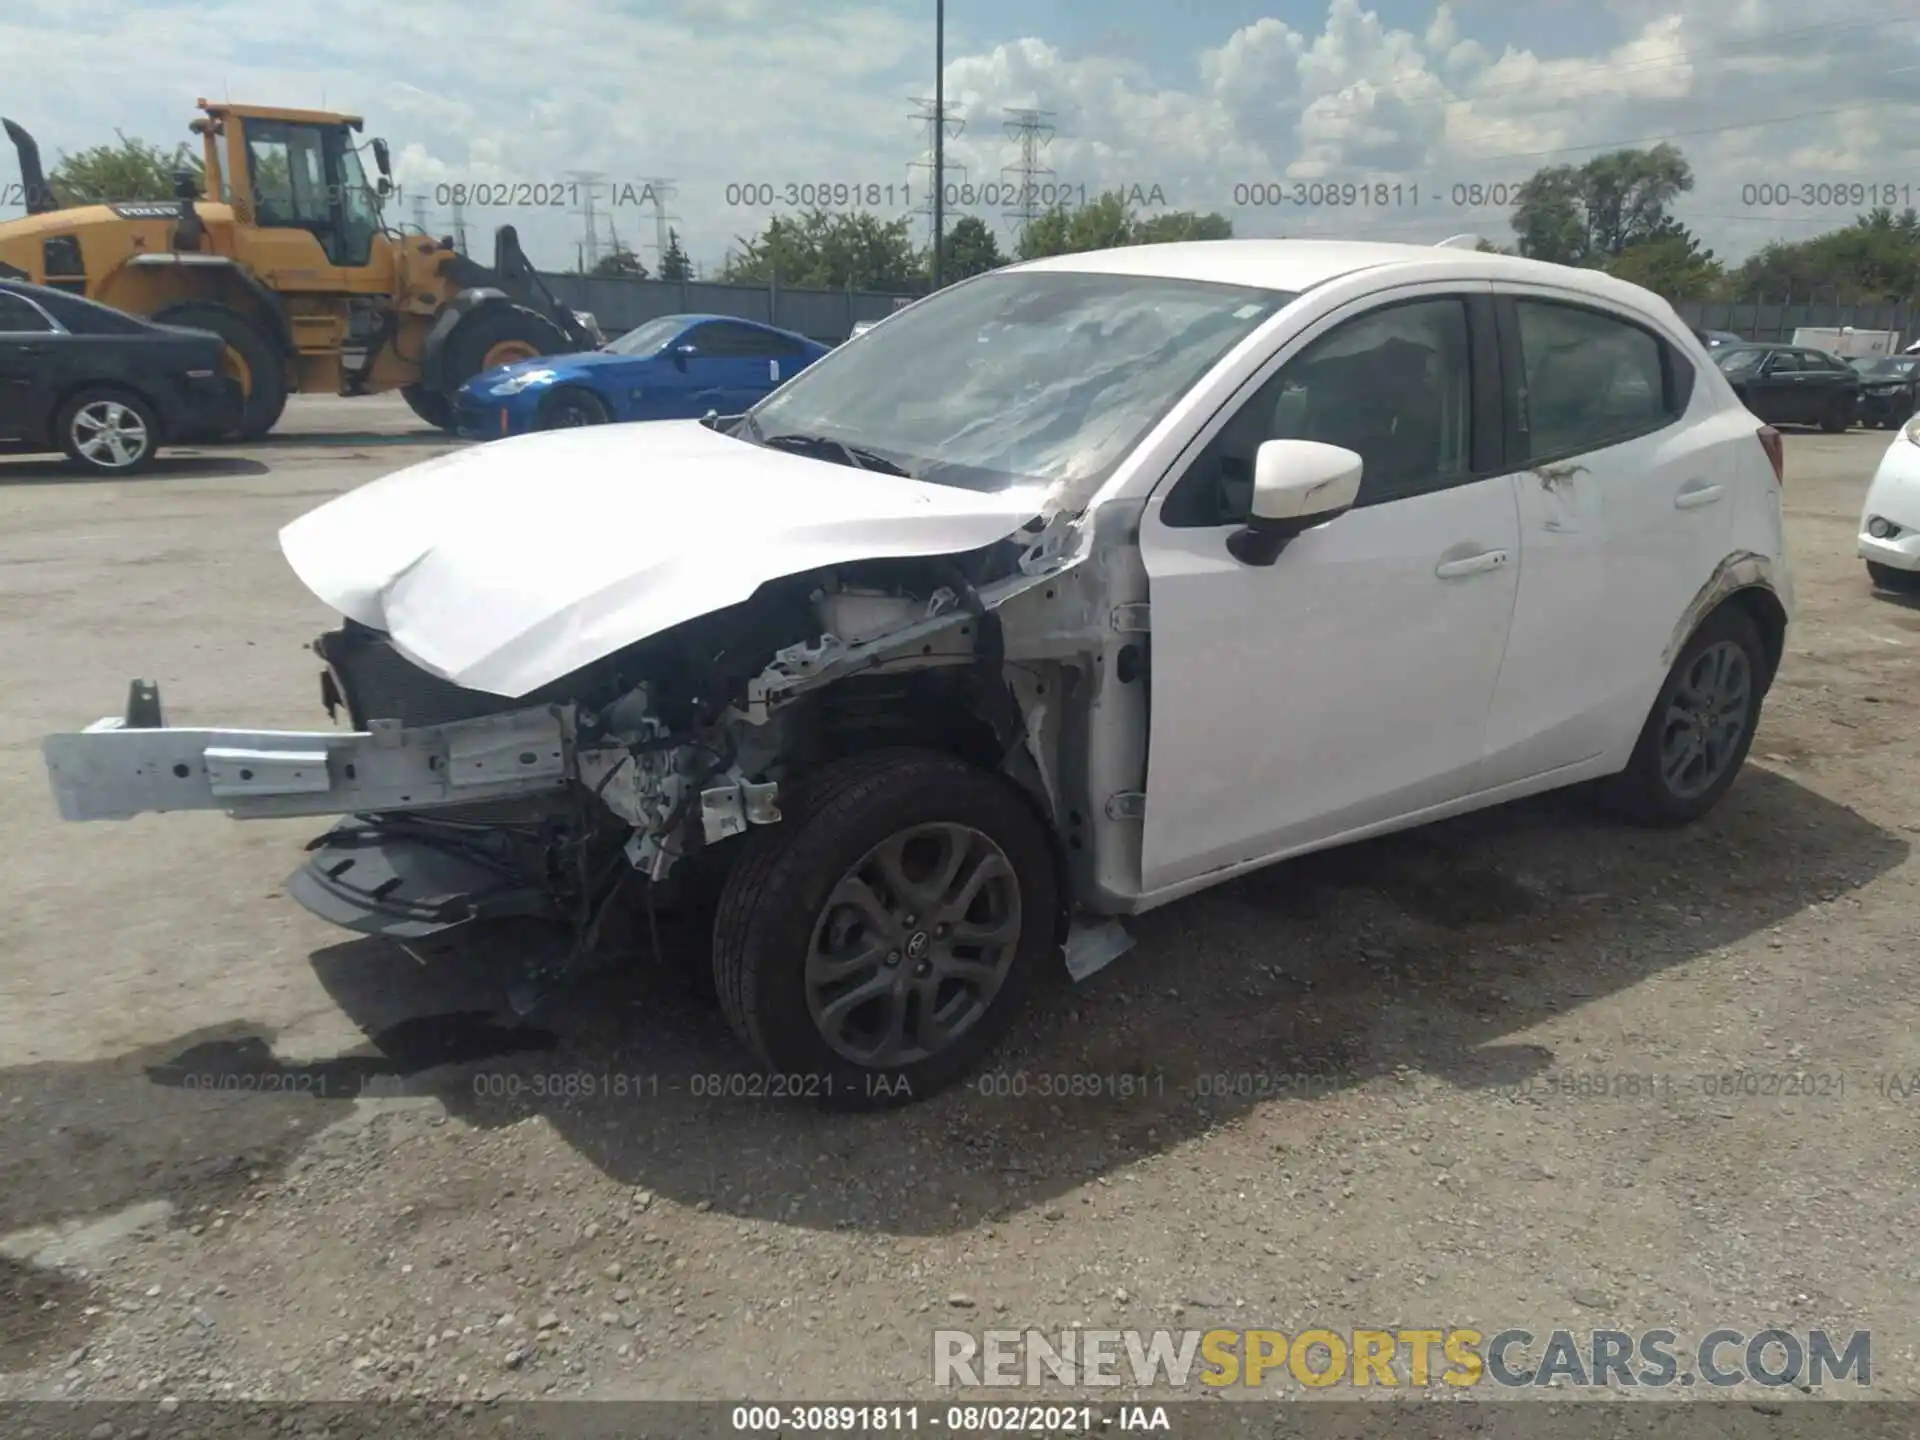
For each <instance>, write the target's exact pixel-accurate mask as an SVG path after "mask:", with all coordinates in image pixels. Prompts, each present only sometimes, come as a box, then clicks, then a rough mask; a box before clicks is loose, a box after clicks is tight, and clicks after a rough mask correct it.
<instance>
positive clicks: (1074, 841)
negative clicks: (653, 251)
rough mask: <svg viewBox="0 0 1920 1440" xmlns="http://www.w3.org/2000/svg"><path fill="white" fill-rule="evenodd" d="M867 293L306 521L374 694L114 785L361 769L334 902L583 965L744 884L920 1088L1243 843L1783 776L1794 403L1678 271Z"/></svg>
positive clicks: (855, 1026) (1467, 271) (310, 896)
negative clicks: (1670, 281) (876, 306)
mask: <svg viewBox="0 0 1920 1440" xmlns="http://www.w3.org/2000/svg"><path fill="white" fill-rule="evenodd" d="M864 339H865V341H866V343H865V344H862V345H849V346H845V347H844V348H841V349H837V350H835V351H834V352H833V353H831V354H830V355H828V356H826V357H825V358H824V359H821V360H819V361H817V362H816V363H815V364H814V365H812V366H811V367H809V368H808V369H806V370H804V371H802V372H801V373H800V374H798V375H796V376H795V377H794V378H793V379H792V380H790V381H789V382H788V383H787V384H785V385H784V386H782V387H781V388H780V389H779V390H777V391H775V392H774V393H773V394H772V395H770V396H768V397H767V398H766V399H765V400H763V401H762V402H761V403H760V404H758V405H757V406H755V407H754V408H753V410H751V411H750V412H748V413H747V414H746V415H745V416H744V417H736V418H734V419H732V420H730V421H726V422H721V421H718V420H715V421H712V422H695V421H687V422H672V421H667V422H661V423H657V424H651V425H625V426H601V427H593V428H590V429H583V430H567V431H558V432H552V433H545V434H536V435H530V436H526V437H522V438H516V439H509V440H504V441H500V442H498V443H497V444H493V445H487V446H481V447H475V448H473V449H470V450H463V451H458V452H454V453H452V454H449V455H444V456H440V457H437V458H435V459H432V460H428V461H426V462H425V463H423V464H420V465H416V466H413V467H411V468H409V469H406V470H401V471H399V472H397V473H395V474H392V475H389V476H386V477H385V478H383V479H381V480H377V481H375V482H373V483H372V484H370V485H366V486H363V487H361V488H360V489H358V490H355V491H353V492H351V493H350V494H347V495H344V496H341V497H339V498H338V499H335V500H333V501H331V502H329V503H328V504H326V505H323V506H321V507H320V508H319V509H317V510H315V511H313V512H311V513H310V514H308V515H306V516H304V517H303V518H301V519H299V520H296V521H294V522H293V523H292V524H291V525H289V526H288V527H287V528H286V529H285V530H284V531H282V532H281V545H282V548H283V550H284V551H285V553H286V555H287V558H288V560H289V562H290V564H291V565H292V567H293V569H294V571H295V572H296V573H297V574H298V575H299V577H300V578H301V580H302V581H303V582H304V583H305V584H306V585H307V586H308V587H309V588H310V589H311V590H312V591H313V592H314V593H315V594H316V595H317V596H319V597H320V598H321V599H322V600H323V601H325V602H326V603H327V604H328V605H329V606H330V607H331V608H333V609H335V610H337V611H339V612H341V613H342V615H343V616H344V617H345V621H344V623H343V625H342V626H341V627H340V628H339V629H336V630H333V631H330V632H329V633H328V634H327V635H325V636H322V637H321V639H320V641H319V642H318V644H317V646H316V648H317V649H318V650H319V651H320V653H321V656H322V657H323V659H324V660H325V661H326V664H327V666H328V669H327V676H326V680H325V683H324V684H323V687H322V693H323V696H324V697H325V698H326V700H327V702H328V708H329V711H330V712H331V711H332V710H334V709H335V708H344V709H345V711H346V712H347V715H348V717H349V719H350V720H351V722H352V723H351V728H350V729H346V730H333V731H317V730H316V731H314V732H305V733H288V732H274V731H254V730H239V729H236V730H197V729H168V728H165V727H164V724H163V722H162V721H161V718H160V714H159V705H158V697H157V694H156V693H154V692H152V691H151V690H148V689H137V690H136V692H135V695H134V697H133V700H132V701H131V702H130V704H129V713H128V714H127V715H126V716H125V717H111V718H109V719H107V720H104V721H102V722H100V723H99V724H97V725H95V726H93V727H92V728H90V729H89V730H87V731H85V732H84V733H76V734H67V735H56V736H52V737H50V738H49V739H48V740H47V741H46V742H45V747H44V748H45V753H46V759H47V763H48V766H49V769H50V772H51V777H52V782H53V787H54V791H55V794H56V796H57V798H58V801H59V805H60V808H61V812H62V814H63V815H64V816H66V817H67V818H68V819H73V820H88V819H117V818H124V817H128V816H131V815H135V814H139V813H142V812H145V811H153V810H185V809H221V810H226V811H227V812H228V813H230V814H232V815H235V816H236V817H240V818H265V817H270V816H288V815H344V816H348V817H350V818H348V819H347V820H345V821H344V822H342V823H341V824H340V825H339V826H337V827H336V828H335V830H333V831H332V832H330V833H329V834H327V835H325V836H322V837H321V838H319V839H318V840H316V841H315V842H314V843H313V845H312V846H310V847H309V849H310V851H311V857H310V860H309V863H308V864H307V865H306V866H305V868H303V869H302V870H300V871H299V872H297V873H296V875H295V876H294V877H293V879H292V880H291V881H290V882H289V888H290V890H291V892H292V893H293V894H294V896H295V898H297V899H298V900H299V901H300V902H301V903H302V904H304V905H306V906H307V907H308V908H309V909H311V910H313V911H314V912H315V913H317V914H320V915H323V916H325V917H327V918H329V919H331V920H334V921H336V922H338V923H340V924H342V925H346V926H349V927H351V928H354V929H358V930H362V931H369V932H375V933H382V934H388V935H392V936H395V937H398V938H402V939H405V938H407V937H413V936H419V935H423V934H431V933H434V932H435V931H438V930H445V929H449V928H452V927H455V926H458V925H462V924H467V923H474V922H476V921H478V920H482V919H484V918H485V917H487V916H489V915H495V914H507V915H522V916H525V915H542V916H545V917H546V918H548V919H550V920H551V921H552V922H553V923H554V925H555V927H556V928H557V929H558V930H560V931H563V932H564V933H565V934H567V935H569V936H571V940H570V941H569V943H568V950H567V956H568V958H567V959H566V960H565V961H564V963H563V964H562V966H561V969H560V970H559V971H556V972H545V973H547V974H548V975H549V977H551V975H552V974H555V973H574V972H572V971H570V970H568V969H567V967H569V966H572V965H574V964H575V963H576V962H578V961H580V960H581V958H582V956H584V955H586V954H588V953H590V952H591V951H592V950H593V948H594V946H596V945H598V944H600V943H602V942H601V940H600V937H601V936H602V935H603V934H604V933H605V932H604V931H603V922H604V921H605V920H606V919H607V918H608V917H609V916H610V915H618V914H630V913H631V912H632V910H633V907H635V906H636V905H638V906H640V907H642V908H641V914H642V915H643V916H644V915H649V914H650V913H651V910H652V907H653V905H654V903H655V902H656V901H658V902H659V903H660V904H662V905H670V904H673V903H676V902H677V901H682V900H686V901H688V902H689V903H693V901H695V900H697V898H698V897H700V896H702V895H708V896H712V895H715V894H717V903H715V904H714V905H713V907H712V910H711V914H712V915H713V917H714V918H713V920H712V935H713V944H712V961H713V979H714V988H715V990H716V991H717V994H718V998H719V1001H720V1005H721V1008H722V1009H723V1010H724V1011H725V1013H726V1016H727V1018H728V1020H729V1022H730V1024H731V1025H732V1027H733V1029H734V1031H735V1033H736V1034H737V1035H738V1037H739V1038H740V1040H741V1042H742V1044H743V1046H744V1047H745V1048H746V1049H747V1051H748V1052H749V1053H751V1054H752V1056H753V1057H754V1058H755V1059H756V1060H757V1062H758V1063H760V1064H761V1065H762V1066H764V1067H765V1068H766V1069H767V1070H768V1071H770V1072H771V1073H773V1074H774V1075H777V1076H780V1077H784V1083H785V1085H786V1089H785V1091H784V1092H782V1093H788V1094H796V1095H810V1096H814V1097H816V1098H818V1099H821V1100H823V1101H827V1102H829V1103H833V1104H843V1105H853V1106H866V1105H875V1104H884V1103H897V1102H898V1101H900V1100H902V1099H906V1098H912V1097H919V1096H924V1095H926V1094H929V1093H931V1092H932V1091H934V1090H936V1089H938V1088H940V1087H941V1086H943V1085H946V1084H950V1083H952V1082H953V1081H954V1080H956V1079H958V1078H959V1077H960V1076H961V1075H962V1074H964V1073H965V1072H966V1071H967V1070H968V1069H969V1068H971V1067H972V1066H973V1065H974V1064H976V1063H977V1062H978V1061H979V1060H980V1059H981V1058H982V1057H983V1056H984V1055H985V1054H986V1053H987V1052H988V1051H989V1050H990V1048H991V1047H992V1046H993V1045H994V1043H995V1041H996V1039H997V1037H998V1036H999V1035H1000V1034H1001V1033H1002V1032H1003V1031H1004V1029H1005V1027H1006V1026H1007V1024H1008V1023H1009V1022H1010V1020H1011V1019H1012V1016H1013V1014H1014V1013H1015V1011H1016V1010H1017V1008H1018V1007H1019V1005H1020V1003H1021V1000H1022V998H1023V996H1024V995H1025V994H1026V993H1027V989H1028V985H1029V982H1030V981H1031V980H1032V979H1033V977H1034V974H1035V972H1036V971H1037V970H1038V969H1039V968H1040V967H1041V966H1042V965H1043V964H1046V963H1048V962H1049V961H1050V960H1052V961H1054V962H1055V963H1059V962H1060V961H1062V960H1064V963H1065V964H1066V967H1067V969H1068V970H1069V972H1070V973H1071V974H1073V975H1074V976H1075V977H1084V976H1085V975H1088V974H1091V973H1092V972H1093V971H1095V970H1097V969H1099V968H1100V967H1101V966H1102V965H1104V964H1105V963H1107V962H1109V961H1111V960H1113V959H1114V958H1115V957H1116V956H1118V955H1119V954H1121V953H1122V952H1123V951H1124V950H1125V949H1126V948H1127V944H1128V943H1129V942H1128V939H1127V932H1126V921H1127V919H1128V918H1129V917H1132V916H1137V915H1139V914H1141V913H1143V912H1145V911H1149V910H1153V909H1155V908H1157V907H1159V906H1162V905H1165V904H1168V903H1169V902H1172V901H1175V900H1178V899H1180V898H1181V897H1183V896H1187V895H1191V894H1193V893H1195V892H1196V891H1200V890H1204V889H1206V888H1208V887H1210V886H1213V885H1217V884H1219V883H1221V882H1222V881H1225V880H1227V879H1230V878H1232V877H1234V876H1236V875H1241V874H1244V873H1246V872H1248V871H1250V870H1254V869H1257V868H1259V867H1261V866H1265V865H1271V864H1273V863H1274V862H1275V861H1279V860H1284V859H1286V858H1288V857H1290V856H1294V855H1300V854H1304V853H1306V852H1309V851H1314V850H1321V849H1325V848H1327V847H1330V846H1334V845H1340V844H1344V843H1346V842H1349V841H1354V840H1359V839H1362V838H1364V837H1367V836H1372V835H1379V834H1383V833H1386V832H1388V831H1393V830H1400V829H1404V828H1406V827H1409V826H1414V825H1419V824H1423V823H1425V822H1427V821H1431V820H1436V819H1439V818H1441V817H1443V816H1448V815H1457V814H1461V813H1463V812H1466V811H1470V810H1477V809H1480V808H1482V807H1485V806H1489V805H1495V804H1498V803H1500V802H1502V801H1506V800H1512V799H1515V798H1518V797H1520V796H1524V795H1531V794H1534V793H1537V792H1540V791H1545V790H1552V789H1556V788H1558V787H1561V786H1567V785H1573V784H1576V783H1579V782H1583V781H1604V782H1605V783H1604V786H1603V787H1602V793H1603V795H1604V796H1605V798H1606V799H1607V800H1608V801H1609V802H1610V803H1611V804H1612V805H1614V806H1615V807H1616V808H1618V809H1619V810H1620V811H1622V812H1623V813H1625V814H1627V815H1629V816H1631V817H1634V818H1636V819H1638V820H1640V821H1643V822H1646V823H1651V824H1673V823H1677V822H1683V821H1688V820H1692V819H1695V818H1697V817H1699V816H1701V815H1703V814H1705V813H1706V812H1707V811H1708V810H1710V809H1711V808H1712V807H1713V806H1714V805H1715V804H1716V803H1717V802H1718V801H1719V799H1720V798H1721V796H1722V795H1724V794H1725V793H1726V791H1727V789H1728V787H1729V786H1731V785H1732V784H1733V782H1734V778H1735V776H1736V775H1737V774H1738V773H1739V771H1740V768H1741V765H1742V763H1743V762H1744V760H1745V758H1746V754H1747V749H1748V746H1749V745H1750V744H1751V742H1752V740H1753V736H1754V730H1755V727H1756V725H1757V724H1758V723H1759V719H1760V708H1761V701H1762V697H1763V696H1764V695H1765V694H1766V692H1767V689H1768V686H1769V685H1770V683H1771V682H1772V680H1773V677H1774V672H1775V670H1776V668H1777V667H1778V665H1779V663H1780V657H1781V654H1782V649H1783V645H1784V639H1785V632H1786V627H1787V623H1788V616H1789V613H1790V611H1791V608H1792V586H1791V582H1790V579H1789V576H1788V570H1787V561H1786V555H1785V545H1784V541H1783V532H1782V507H1781V485H1782V450H1781V443H1780V437H1779V436H1778V435H1777V434H1776V433H1775V432H1774V431H1773V430H1771V429H1770V428H1768V427H1766V426H1764V425H1761V424H1759V423H1758V422H1757V421H1756V420H1755V419H1754V417H1753V416H1752V415H1751V414H1749V413H1748V411H1747V410H1746V408H1745V407H1744V406H1743V405H1742V404H1741V403H1740V401H1739V399H1738V398H1737V397H1736V396H1735V394H1734V392H1733V390H1732V387H1731V386H1730V385H1729V384H1728V382H1727V380H1726V377H1725V376H1723V375H1722V374H1721V373H1720V370H1719V367H1718V366H1716V365H1715V364H1714V363H1713V361H1712V360H1711V359H1710V358H1709V357H1708V355H1707V352H1706V351H1705V349H1704V348H1702V346H1701V345H1700V343H1699V341H1698V340H1696V339H1695V337H1694V336H1693V335H1692V334H1690V333H1689V332H1688V329H1687V327H1686V325H1685V324H1684V323H1683V322H1682V321H1681V320H1680V318H1679V317H1678V315H1676V314H1675V312H1674V310H1673V309H1672V307H1670V306H1669V305H1668V304H1667V303H1666V302H1665V301H1663V300H1661V299H1659V298H1658V297H1656V296H1654V295H1653V294H1651V293H1649V292H1648V291H1645V290H1642V289H1640V288H1638V287H1637V286H1634V285H1630V284H1626V283H1623V282H1622V281H1619V280H1616V279H1613V278H1610V277H1608V276H1606V275H1603V274H1600V273H1598V272H1596V271H1591V270H1575V269H1568V268H1562V267H1560V266H1556V265H1549V264H1543V263H1540V262H1537V261H1530V260H1523V259H1518V258H1515V257H1511V256H1504V255H1493V254H1485V253H1480V252H1478V251H1475V250H1472V249H1467V248H1425V247H1415V246H1409V245H1386V244H1363V243H1345V242H1332V241H1318V240H1230V241H1206V242H1200V243H1190V244H1171V245H1144V246H1138V247H1133V248H1128V249H1122V250H1110V251H1102V252H1096V253H1091V254H1079V255H1063V256H1056V257H1051V258H1048V259H1045V260H1040V261H1036V262H1033V263H1030V264H1025V265H1015V266H1009V267H1006V268H1003V269H999V270H994V271H991V272H989V273H987V274H984V275H980V276H977V277H974V278H972V279H969V280H966V281H963V282H961V283H959V284H957V285H953V286H951V287H949V288H947V289H944V290H941V291H939V292H938V293H936V294H934V295H931V296H929V297H927V298H926V299H924V300H921V301H919V302H918V303H916V304H914V305H913V306H911V307H909V308H907V309H903V310H902V311H900V312H899V313H897V314H895V315H893V316H890V317H889V318H888V321H887V323H886V324H884V325H880V326H878V327H876V328H875V330H874V332H873V333H872V334H870V335H867V336H865V337H864ZM1903 443H1905V442H1903ZM181 643H182V644H185V643H188V642H187V641H186V640H184V639H183V640H182V641H181ZM159 659H160V657H156V660H157V661H158V660H159ZM103 878H104V877H103ZM108 883H110V882H108ZM683 886H684V888H681V887H683ZM206 900H207V903H208V904H210V905H217V904H218V903H219V897H218V896H216V895H211V894H210V895H208V896H207V897H206ZM614 928H615V930H616V931H617V930H618V929H619V928H620V927H619V926H618V925H616V926H615V927H614ZM647 928H648V927H647V925H646V923H645V921H644V920H643V921H642V923H641V924H640V926H639V928H638V932H637V933H638V934H639V935H642V936H644V935H645V934H646V933H647ZM630 933H632V932H631V931H630ZM1177 960H1178V957H1177V956H1174V955H1163V956H1161V957H1159V958H1158V960H1157V962H1156V963H1158V964H1160V965H1162V966H1165V965H1168V964H1173V963H1177Z"/></svg>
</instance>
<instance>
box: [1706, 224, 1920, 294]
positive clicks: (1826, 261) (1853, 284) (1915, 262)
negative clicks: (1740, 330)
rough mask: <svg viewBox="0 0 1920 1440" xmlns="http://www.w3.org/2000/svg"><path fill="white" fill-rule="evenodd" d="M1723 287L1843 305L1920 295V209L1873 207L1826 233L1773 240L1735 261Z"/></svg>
mask: <svg viewBox="0 0 1920 1440" xmlns="http://www.w3.org/2000/svg"><path fill="white" fill-rule="evenodd" d="M1721 290H1722V294H1723V295H1724V296H1725V298H1727V299H1745V298H1748V297H1754V298H1759V297H1762V296H1764V297H1771V298H1777V297H1782V296H1785V295H1788V294H1800V295H1807V296H1812V295H1816V294H1817V295H1820V296H1821V297H1823V298H1825V297H1827V296H1831V297H1832V298H1834V299H1836V300H1838V301H1840V302H1841V303H1843V304H1844V303H1848V302H1854V303H1860V302H1869V301H1879V300H1902V299H1909V298H1911V297H1913V296H1915V295H1920V213H1917V212H1915V211H1914V210H1911V209H1909V210H1907V211H1905V212H1903V213H1901V214H1898V215H1896V214H1894V213H1893V211H1891V210H1887V209H1880V210H1874V211H1871V212H1869V213H1868V214H1865V215H1861V216H1859V217H1857V218H1856V219H1855V220H1854V222H1853V224H1851V225H1848V226H1845V227H1843V228H1841V229H1838V230H1830V231H1828V232H1827V233H1826V234H1824V235H1814V236H1811V237H1809V238H1808V239H1805V240H1800V241H1794V242H1792V243H1787V242H1783V241H1775V242H1774V243H1773V244H1771V245H1768V246H1766V247H1765V248H1764V249H1762V250H1761V251H1760V252H1759V254H1757V255H1754V256H1752V257H1750V258H1749V259H1748V260H1747V261H1746V262H1745V263H1744V264H1741V265H1739V266H1737V267H1736V268H1735V269H1734V270H1733V271H1732V273H1731V274H1729V275H1728V276H1727V277H1726V280H1725V282H1724V284H1723V285H1722V286H1721Z"/></svg>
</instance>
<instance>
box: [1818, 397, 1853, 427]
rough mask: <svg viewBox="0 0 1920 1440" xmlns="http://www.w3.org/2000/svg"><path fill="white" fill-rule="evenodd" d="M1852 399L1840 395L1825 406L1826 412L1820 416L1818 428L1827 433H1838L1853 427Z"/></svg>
mask: <svg viewBox="0 0 1920 1440" xmlns="http://www.w3.org/2000/svg"><path fill="white" fill-rule="evenodd" d="M1854 408H1855V407H1854V401H1853V400H1851V399H1850V398H1848V397H1847V396H1844V395H1843V396H1841V397H1840V398H1839V399H1837V400H1835V401H1834V402H1833V403H1832V404H1831V405H1829V406H1828V407H1827V413H1826V414H1825V415H1822V416H1821V417H1820V428H1821V429H1822V430H1824V431H1826V432H1827V434H1829V435H1839V434H1841V433H1842V432H1844V431H1847V430H1851V429H1852V428H1853V419H1854Z"/></svg>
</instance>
